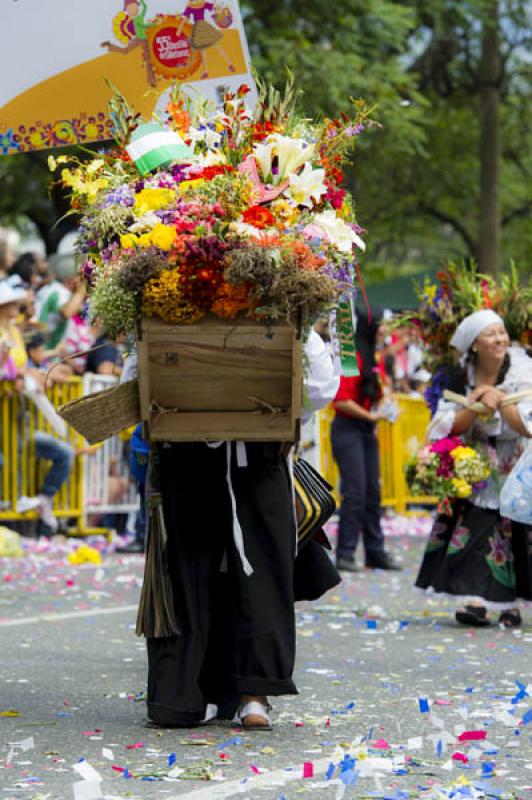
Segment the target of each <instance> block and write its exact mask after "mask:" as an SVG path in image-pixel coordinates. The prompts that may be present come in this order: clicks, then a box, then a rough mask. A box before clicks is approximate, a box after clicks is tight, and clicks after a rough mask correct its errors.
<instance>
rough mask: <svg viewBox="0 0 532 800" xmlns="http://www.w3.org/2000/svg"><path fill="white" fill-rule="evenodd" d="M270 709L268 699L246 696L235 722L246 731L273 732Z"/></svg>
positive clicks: (243, 698)
mask: <svg viewBox="0 0 532 800" xmlns="http://www.w3.org/2000/svg"><path fill="white" fill-rule="evenodd" d="M270 708H271V706H270V704H269V703H268V700H267V698H266V697H263V696H260V697H257V696H254V695H244V696H243V697H242V704H241V706H240V708H239V709H238V711H237V713H236V716H235V719H234V721H235V722H236V723H237V724H238V725H240V726H241V727H242V728H243V729H245V730H254V731H258V730H262V731H271V729H272V723H271V719H270V716H269V714H268V711H269V710H270Z"/></svg>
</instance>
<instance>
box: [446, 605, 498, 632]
mask: <svg viewBox="0 0 532 800" xmlns="http://www.w3.org/2000/svg"><path fill="white" fill-rule="evenodd" d="M454 618H455V620H456V621H457V622H458V623H460V625H469V626H470V627H473V628H487V627H488V625H491V622H490V621H489V619H488V615H487V609H486V608H484V606H464V607H463V608H459V609H458V610H457V611H455V613H454Z"/></svg>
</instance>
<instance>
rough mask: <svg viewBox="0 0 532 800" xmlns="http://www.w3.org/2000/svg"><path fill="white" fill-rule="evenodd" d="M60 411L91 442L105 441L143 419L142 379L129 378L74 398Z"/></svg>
mask: <svg viewBox="0 0 532 800" xmlns="http://www.w3.org/2000/svg"><path fill="white" fill-rule="evenodd" d="M58 413H59V415H60V416H61V417H63V419H64V420H66V422H68V424H69V425H71V426H72V427H73V428H75V429H76V430H77V432H78V433H81V435H82V436H83V437H84V438H85V439H86V440H87V441H88V443H89V444H96V443H97V442H102V441H103V440H104V439H109V438H110V437H111V436H114V435H115V434H117V433H120V431H123V430H125V429H126V428H131V427H132V426H133V425H136V424H137V423H138V422H140V420H141V416H140V400H139V382H138V381H137V380H134V381H126V382H125V383H121V384H119V385H118V386H113V387H112V388H111V389H104V390H103V391H101V392H94V393H93V394H88V395H86V396H85V397H80V398H79V400H72V402H70V403H65V405H63V406H61V407H60V408H59V409H58Z"/></svg>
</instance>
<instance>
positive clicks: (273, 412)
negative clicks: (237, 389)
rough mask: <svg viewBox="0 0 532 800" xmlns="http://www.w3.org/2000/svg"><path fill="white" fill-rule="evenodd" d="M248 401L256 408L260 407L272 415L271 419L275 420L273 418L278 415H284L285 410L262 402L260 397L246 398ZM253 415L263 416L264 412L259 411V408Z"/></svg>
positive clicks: (264, 401)
mask: <svg viewBox="0 0 532 800" xmlns="http://www.w3.org/2000/svg"><path fill="white" fill-rule="evenodd" d="M248 400H253V402H254V403H257V405H258V406H262V407H263V408H265V409H266V410H267V411H269V413H270V414H271V415H272V419H275V417H278V416H279V414H283V413H286V411H287V409H286V408H280V407H278V406H272V404H271V403H268V402H267V401H266V400H262V399H261V398H260V397H253V396H251V397H248ZM254 413H259V414H263V413H264V412H263V411H261V410H260V408H258V409H257V411H256V412H254Z"/></svg>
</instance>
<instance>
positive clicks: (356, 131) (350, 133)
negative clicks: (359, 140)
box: [345, 122, 365, 136]
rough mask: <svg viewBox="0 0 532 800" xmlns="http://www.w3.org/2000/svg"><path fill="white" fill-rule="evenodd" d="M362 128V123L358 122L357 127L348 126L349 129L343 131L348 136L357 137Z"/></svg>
mask: <svg viewBox="0 0 532 800" xmlns="http://www.w3.org/2000/svg"><path fill="white" fill-rule="evenodd" d="M364 127H365V125H364V123H363V122H360V123H359V124H358V125H350V126H349V128H346V129H345V132H346V134H347V135H348V136H358V134H359V133H362V131H363V130H364Z"/></svg>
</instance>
